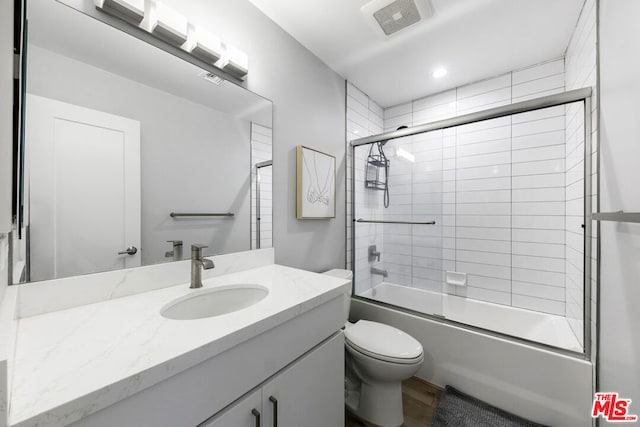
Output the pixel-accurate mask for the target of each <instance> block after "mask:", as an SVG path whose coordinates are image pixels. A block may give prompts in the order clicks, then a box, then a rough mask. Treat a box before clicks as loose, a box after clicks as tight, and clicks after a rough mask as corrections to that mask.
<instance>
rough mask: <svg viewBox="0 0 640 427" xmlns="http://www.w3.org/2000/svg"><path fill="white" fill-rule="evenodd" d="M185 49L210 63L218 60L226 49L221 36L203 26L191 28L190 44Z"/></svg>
mask: <svg viewBox="0 0 640 427" xmlns="http://www.w3.org/2000/svg"><path fill="white" fill-rule="evenodd" d="M185 50H186V51H187V52H190V53H191V54H192V55H193V56H195V57H196V58H198V59H201V60H203V61H204V62H206V63H209V64H215V63H216V62H218V61H219V60H220V58H222V54H223V51H224V50H223V48H222V41H221V40H220V38H219V37H218V36H216V35H215V34H212V33H210V32H209V31H207V30H205V29H204V28H202V27H195V28H193V27H192V28H189V46H188V47H187V48H186V49H185Z"/></svg>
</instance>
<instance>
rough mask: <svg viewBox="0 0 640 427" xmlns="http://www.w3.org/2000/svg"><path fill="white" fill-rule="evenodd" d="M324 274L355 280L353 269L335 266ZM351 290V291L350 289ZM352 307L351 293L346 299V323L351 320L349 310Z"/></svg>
mask: <svg viewBox="0 0 640 427" xmlns="http://www.w3.org/2000/svg"><path fill="white" fill-rule="evenodd" d="M323 274H326V275H327V276H333V277H338V278H340V279H345V280H353V272H352V271H351V270H342V269H340V268H334V269H333V270H329V271H325V272H324V273H323ZM350 292H351V291H350ZM350 309H351V293H349V295H347V297H346V298H345V299H344V323H345V324H346V323H347V321H348V320H349V310H350Z"/></svg>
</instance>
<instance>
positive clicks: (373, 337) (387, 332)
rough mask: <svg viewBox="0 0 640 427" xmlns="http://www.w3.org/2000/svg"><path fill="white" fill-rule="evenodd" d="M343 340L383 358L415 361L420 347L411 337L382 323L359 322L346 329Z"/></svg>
mask: <svg viewBox="0 0 640 427" xmlns="http://www.w3.org/2000/svg"><path fill="white" fill-rule="evenodd" d="M344 334H345V338H346V339H347V341H349V342H350V343H352V344H354V345H355V346H356V347H360V348H361V349H363V350H365V351H367V352H370V353H373V354H378V355H380V356H384V357H391V358H394V359H415V358H418V357H420V356H421V355H422V345H421V344H420V343H419V342H418V341H417V340H416V339H415V338H413V337H412V336H411V335H409V334H407V333H406V332H403V331H401V330H400V329H396V328H394V327H392V326H389V325H385V324H383V323H377V322H370V321H368V320H359V321H358V322H356V323H355V324H354V325H352V326H350V327H348V328H346V330H345V331H344Z"/></svg>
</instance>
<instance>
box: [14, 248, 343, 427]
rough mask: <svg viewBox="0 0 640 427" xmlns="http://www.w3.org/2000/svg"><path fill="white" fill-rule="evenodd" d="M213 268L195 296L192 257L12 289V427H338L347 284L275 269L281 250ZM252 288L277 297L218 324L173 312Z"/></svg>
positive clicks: (220, 261) (217, 319) (218, 260)
mask: <svg viewBox="0 0 640 427" xmlns="http://www.w3.org/2000/svg"><path fill="white" fill-rule="evenodd" d="M211 259H212V260H213V261H214V262H215V264H216V268H215V269H212V270H207V271H205V272H203V285H204V286H203V288H201V289H189V283H188V268H189V267H190V266H189V261H183V262H176V263H170V264H166V265H157V266H150V267H142V268H136V269H131V270H122V271H118V272H107V273H99V274H95V275H89V276H83V277H77V278H73V279H61V280H59V281H56V283H47V282H41V283H32V284H26V285H21V286H19V287H14V288H10V291H11V292H9V293H8V294H7V297H6V298H7V299H12V298H13V300H14V301H15V306H14V307H15V310H16V311H15V315H14V317H15V320H13V321H12V322H13V323H12V325H13V327H12V329H13V331H14V334H15V340H14V343H15V344H14V348H13V349H12V350H11V351H9V352H8V355H9V356H8V361H7V364H8V366H9V369H8V372H7V374H8V377H9V378H10V381H9V384H10V385H9V388H8V390H6V391H8V395H9V402H8V404H9V412H8V417H7V420H8V421H7V425H10V426H20V427H26V426H36V425H37V426H62V425H74V426H105V427H106V426H113V425H118V426H154V427H157V426H167V427H175V426H194V427H195V426H198V425H203V426H251V427H254V426H274V427H276V426H278V425H280V426H299V425H304V426H318V427H326V426H329V425H330V426H338V425H341V424H342V423H343V421H344V398H343V380H344V359H343V358H344V341H343V333H342V331H341V328H342V326H343V325H344V322H345V319H344V304H345V299H346V298H347V297H348V295H349V292H350V287H351V285H350V282H349V281H346V280H343V279H338V278H333V277H329V276H325V275H320V274H316V273H311V272H307V271H302V270H298V269H293V268H289V267H284V266H280V265H275V264H273V250H271V249H267V250H261V251H251V252H245V253H240V254H228V255H222V256H219V257H213V258H211ZM181 274H184V276H182V280H181V281H180V282H179V283H177V284H176V283H171V282H172V281H174V282H175V280H179V279H178V278H179V277H181ZM154 281H155V282H154ZM82 282H84V284H83V283H82ZM151 282H154V283H151ZM249 286H251V287H253V288H255V289H262V290H264V291H266V293H267V294H266V296H265V297H264V298H262V299H261V300H259V301H257V302H255V303H254V304H253V305H250V306H248V307H244V308H240V309H237V310H236V311H231V312H228V313H226V314H220V315H217V316H212V317H203V318H199V319H191V320H179V319H170V318H166V317H164V316H163V315H162V313H163V310H165V309H166V308H167V307H169V306H171V305H172V304H173V303H175V301H182V300H184V299H185V298H189V297H192V296H193V295H196V296H197V295H205V294H207V293H208V295H209V296H213V297H215V296H216V295H221V294H219V293H218V294H217V293H216V292H215V291H214V293H211V292H212V291H213V290H218V291H220V290H224V291H228V290H233V289H236V288H247V287H249ZM83 287H84V289H86V290H87V292H85V293H83V292H82V289H83ZM149 287H151V288H155V289H150V288H149ZM49 292H55V293H56V294H57V298H55V299H53V298H48V296H50V295H53V294H52V293H51V294H49V295H47V294H48V293H49ZM231 295H233V292H232V293H231ZM239 295H240V294H239ZM205 296H206V295H205ZM212 301H213V303H214V304H215V298H214V299H212ZM229 301H231V303H232V304H233V303H234V302H233V298H232V299H231V300H227V301H226V304H227V305H228V304H229ZM8 306H10V304H9V303H8V301H5V303H4V308H3V310H6V309H7V307H8ZM228 307H230V306H229V305H228ZM3 315H5V316H6V313H3Z"/></svg>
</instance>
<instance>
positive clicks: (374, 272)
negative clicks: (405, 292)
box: [371, 267, 389, 277]
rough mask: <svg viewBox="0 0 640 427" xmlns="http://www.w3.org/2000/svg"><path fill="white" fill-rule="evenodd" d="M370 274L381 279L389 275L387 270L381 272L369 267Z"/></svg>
mask: <svg viewBox="0 0 640 427" xmlns="http://www.w3.org/2000/svg"><path fill="white" fill-rule="evenodd" d="M371 274H379V275H380V276H382V277H387V276H388V275H389V273H387V270H381V269H379V268H375V267H371Z"/></svg>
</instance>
